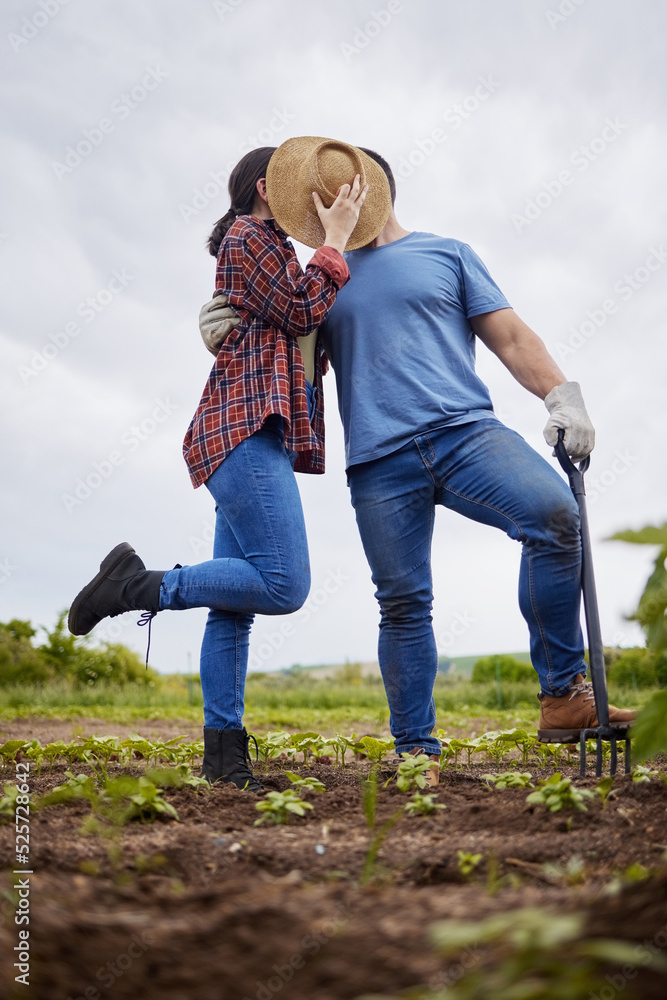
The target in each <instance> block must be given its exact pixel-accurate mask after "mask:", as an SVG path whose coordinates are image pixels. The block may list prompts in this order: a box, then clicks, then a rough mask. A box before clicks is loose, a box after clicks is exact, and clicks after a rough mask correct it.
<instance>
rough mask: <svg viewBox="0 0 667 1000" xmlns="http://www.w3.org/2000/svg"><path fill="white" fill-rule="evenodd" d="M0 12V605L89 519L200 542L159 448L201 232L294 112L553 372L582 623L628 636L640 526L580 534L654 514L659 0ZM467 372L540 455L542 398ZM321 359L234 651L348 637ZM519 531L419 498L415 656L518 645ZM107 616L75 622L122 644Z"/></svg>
mask: <svg viewBox="0 0 667 1000" xmlns="http://www.w3.org/2000/svg"><path fill="white" fill-rule="evenodd" d="M2 7H3V9H2V15H1V20H2V31H1V32H0V44H1V45H2V60H1V63H0V77H1V81H2V83H1V86H2V98H3V107H4V112H5V113H4V117H3V124H2V126H1V127H2V148H3V156H2V160H1V162H0V175H1V182H2V184H1V186H2V191H3V199H2V204H1V205H0V257H1V258H2V272H3V276H4V288H3V293H2V297H1V299H0V338H1V344H2V358H3V362H2V369H1V378H2V388H1V392H2V422H3V426H2V432H1V440H2V448H3V452H4V455H3V469H4V476H3V488H2V536H1V540H0V620H2V621H7V620H9V619H10V618H12V617H17V618H28V619H31V620H32V621H33V623H35V624H41V625H46V626H52V625H53V624H54V622H55V619H56V617H57V614H58V612H59V611H60V610H61V609H63V608H65V607H66V606H67V605H68V604H69V603H70V601H71V599H72V598H73V596H74V595H75V594H76V592H77V591H78V590H79V589H80V587H81V586H82V585H83V584H84V583H85V582H86V581H87V580H88V579H89V578H90V576H91V575H93V573H94V572H95V571H96V569H97V566H98V564H99V561H100V559H101V558H102V557H103V556H104V555H105V553H106V552H107V551H108V550H109V549H110V548H111V547H112V546H113V545H115V544H116V543H117V542H119V541H123V540H128V541H130V542H131V543H132V544H133V545H134V546H135V547H136V548H137V550H138V551H139V553H140V554H141V555H142V557H143V558H144V559H145V561H146V563H147V564H148V565H149V566H150V567H152V568H156V569H161V568H164V569H167V568H169V567H171V566H172V565H174V563H176V562H180V563H182V564H186V563H194V562H198V561H201V560H203V559H206V558H209V557H210V553H211V544H210V538H211V528H212V520H213V510H212V503H211V501H210V498H209V496H208V493H207V492H206V490H205V489H201V490H198V491H193V490H192V488H191V486H190V483H189V480H188V476H187V472H186V468H185V464H184V462H183V460H182V457H181V442H182V438H183V434H184V432H185V429H186V427H187V425H188V423H189V420H190V417H191V415H192V413H193V412H194V409H195V407H196V405H197V403H198V400H199V397H200V393H201V389H202V386H203V384H204V382H205V380H206V377H207V374H208V371H209V367H210V360H211V359H210V356H209V355H208V354H207V352H206V351H205V349H204V348H203V346H202V344H201V342H200V339H199V333H198V329H197V315H198V311H199V307H200V305H201V304H202V303H203V302H204V301H205V300H206V299H208V298H209V296H210V293H211V291H212V289H213V276H214V261H213V259H212V258H211V257H210V256H208V254H207V253H206V252H205V250H204V248H203V246H204V241H205V239H206V237H207V235H208V232H209V230H210V228H211V225H212V223H213V222H214V221H215V220H216V219H218V218H219V217H220V216H221V215H222V214H223V213H224V212H225V211H226V209H227V207H228V204H229V202H228V199H227V197H226V193H225V188H226V179H227V174H228V170H229V167H230V166H231V165H233V164H234V163H235V162H236V161H237V160H238V159H239V158H240V156H241V155H242V154H243V153H244V152H245V151H247V149H249V148H251V147H252V146H254V145H267V144H268V145H278V144H280V143H281V142H282V141H284V140H285V139H287V138H289V137H291V136H295V135H324V136H332V137H336V138H341V139H344V140H347V141H349V142H352V143H358V144H360V145H365V146H370V147H372V148H375V149H377V150H378V151H380V152H382V153H383V154H384V155H385V156H386V157H387V158H388V159H389V161H390V162H391V163H392V164H393V165H394V168H395V170H396V172H397V174H398V176H399V192H398V199H397V205H396V209H397V215H398V218H399V220H400V221H401V223H402V224H403V225H404V226H405V227H406V228H408V229H417V230H427V231H431V232H434V233H439V234H442V235H444V236H452V237H456V238H458V239H461V240H464V241H465V242H468V243H470V244H471V245H472V246H473V247H474V248H475V250H476V251H477V252H478V253H479V254H480V256H481V257H482V259H483V260H484V261H485V263H486V264H487V266H488V268H489V270H490V271H491V273H492V275H493V276H494V277H495V279H496V281H497V282H498V284H499V285H500V287H501V288H502V289H503V291H504V292H505V294H506V296H507V297H508V299H509V300H510V302H511V303H512V305H513V306H514V308H515V309H516V311H517V312H518V313H519V315H520V316H522V318H523V319H525V320H526V322H527V323H529V324H530V325H531V326H532V327H533V328H534V329H535V330H536V331H537V332H538V333H539V334H540V336H541V337H542V338H543V339H544V340H545V341H546V343H547V345H548V347H549V349H550V350H551V352H552V354H553V355H554V356H555V357H556V359H557V360H558V361H559V363H560V364H561V367H562V368H563V369H564V371H565V372H566V374H567V376H568V378H570V379H572V380H577V381H579V382H580V383H581V386H582V389H583V393H584V397H585V399H586V401H587V405H588V409H589V412H590V414H591V417H592V419H593V421H594V423H595V425H596V428H597V440H598V443H597V447H596V449H595V452H594V456H593V461H592V465H591V470H590V473H589V475H588V478H587V481H588V484H589V505H590V517H591V522H592V534H593V538H594V547H595V560H596V571H597V576H598V590H599V599H600V605H601V616H602V626H603V634H604V639H605V641H606V642H607V643H617V644H620V645H632V644H634V643H635V642H636V641H641V634H640V633H639V631H638V630H637V629H636V627H635V626H633V625H632V624H629V623H628V622H626V621H625V620H624V614H625V613H627V612H628V611H630V610H631V609H632V608H633V606H634V604H635V602H636V600H637V597H638V595H639V593H640V592H641V589H642V587H643V583H644V581H645V579H646V576H647V573H648V569H649V566H650V561H651V557H652V556H653V555H654V553H653V550H652V549H650V548H644V547H634V546H629V545H625V544H622V543H619V542H609V541H606V540H605V539H606V538H607V537H608V536H609V535H610V534H611V533H612V532H614V531H616V530H619V529H622V528H627V527H641V526H643V525H645V524H648V523H662V522H663V521H665V519H667V491H666V489H665V486H666V483H667V470H666V467H665V438H666V436H667V414H666V407H665V385H666V382H665V373H666V371H667V364H666V362H667V348H666V347H665V318H664V316H665V299H666V297H665V288H666V284H667V282H666V277H667V266H666V265H667V253H666V248H667V208H666V200H665V194H664V179H665V163H666V162H667V138H666V135H665V110H666V108H665V103H666V102H665V94H666V93H667V81H666V79H665V76H666V75H667V64H666V62H665V58H664V38H665V36H666V33H667V8H666V7H665V5H664V4H663V3H661V2H660V0H636V2H633V3H632V4H630V3H629V2H627V0H626V2H621V0H550V2H548V0H466V2H465V3H463V2H461V0H459V2H454V0H400V2H399V0H376V2H370V0H363V2H360V0H227V2H224V0H217V2H211V0H189V2H187V3H186V2H185V0H140V2H136V0H135V2H130V0H114V2H111V0H85V2H84V0H68V2H67V3H65V2H63V0H5V2H4V3H3V5H2ZM299 254H300V257H301V258H302V260H304V261H305V260H307V259H308V252H305V253H304V250H303V248H300V249H299ZM479 371H480V373H481V374H482V377H483V378H484V379H485V381H486V382H487V384H488V385H489V386H490V389H491V393H492V397H493V399H494V401H495V404H496V410H497V412H498V414H499V416H500V417H501V419H503V420H504V421H505V422H506V423H508V424H509V425H510V426H512V427H514V428H515V429H516V430H518V431H519V432H520V433H521V434H523V435H524V437H526V439H527V440H528V441H529V442H530V443H531V444H532V445H533V446H534V447H535V448H537V449H538V450H539V451H540V452H541V453H542V454H544V455H545V456H547V457H549V451H548V449H547V448H546V446H545V444H544V441H543V438H542V428H543V426H544V423H545V420H546V417H547V413H546V410H545V408H544V405H543V403H542V402H541V401H540V400H538V399H536V398H534V397H532V396H530V395H529V394H528V393H526V391H525V390H523V389H522V388H521V387H520V386H519V385H518V384H517V383H515V382H514V381H513V380H512V378H511V377H510V376H509V374H508V373H507V372H506V371H505V370H504V369H503V367H502V365H500V363H499V362H498V361H497V360H496V359H495V358H494V357H492V356H491V355H490V354H489V353H488V352H487V351H486V350H485V349H484V348H483V347H480V351H479ZM327 382H328V385H327V387H326V401H327V434H328V471H327V473H326V476H325V477H315V476H313V477H308V476H300V477H299V483H300V488H301V493H302V497H303V503H304V508H305V514H306V522H307V525H308V530H309V539H310V546H311V558H312V576H313V589H312V591H311V596H310V598H309V601H308V603H307V604H306V606H305V608H304V609H302V610H301V611H300V612H298V613H297V614H296V615H294V616H292V619H291V621H290V625H291V627H288V628H285V627H284V626H285V622H286V621H288V620H287V619H279V618H278V619H269V618H260V619H258V620H257V625H256V628H255V632H254V638H253V652H252V657H253V659H252V661H251V662H252V665H253V666H254V667H255V668H258V667H262V668H264V669H274V668H278V667H283V666H289V665H291V664H293V663H302V664H309V663H327V662H328V663H332V662H342V661H344V660H345V659H346V658H349V659H350V660H352V661H355V660H372V659H375V656H376V633H377V620H378V614H377V608H376V604H375V600H374V597H373V588H372V584H371V581H370V577H369V572H368V569H367V566H366V563H365V560H364V556H363V552H362V549H361V545H360V542H359V540H358V537H357V534H356V527H355V523H354V517H353V513H352V510H351V508H350V505H349V499H348V493H347V487H346V483H345V475H344V463H343V452H342V436H341V431H340V425H339V418H338V413H337V409H336V402H335V396H336V394H335V382H334V377H333V375H329V376H328V378H327ZM549 460H552V459H549ZM519 554H520V553H519V547H518V545H517V544H516V543H515V542H512V541H510V540H509V539H507V538H506V537H505V536H504V535H502V534H500V533H498V532H494V530H493V529H491V528H483V527H481V526H479V525H476V524H472V523H468V522H466V521H464V520H463V519H462V518H460V517H458V516H457V515H454V514H451V513H450V512H446V511H440V512H439V516H438V518H437V527H436V532H435V538H434V560H433V565H434V580H435V592H436V604H435V611H434V623H435V633H436V637H437V639H438V646H439V649H440V652H441V653H442V654H449V655H451V656H456V655H457V654H458V655H464V654H471V653H486V652H496V651H513V650H521V649H526V648H527V633H526V628H525V625H524V623H523V620H522V618H521V616H520V614H519V611H518V608H517V603H516V596H515V595H516V578H517V572H518V562H519ZM135 619H136V615H125V616H124V617H123V618H121V619H114V620H113V621H112V622H108V623H107V625H106V627H103V626H100V627H99V629H98V630H97V631H96V633H95V635H96V637H97V638H98V639H105V638H106V639H116V640H118V641H122V642H125V643H126V644H128V645H130V646H132V647H133V648H135V649H137V650H140V651H143V650H144V649H145V645H144V640H145V635H144V633H143V631H142V630H139V629H137V628H136V627H135V625H134V621H135ZM204 619H205V612H204V611H199V610H198V611H190V612H186V613H169V614H164V615H160V617H159V618H158V619H157V620H156V621H155V622H154V626H153V644H152V647H151V663H152V665H154V666H155V667H156V668H157V669H159V670H163V671H173V670H186V669H188V666H189V665H190V664H191V663H192V664H193V665H195V666H196V663H197V657H198V651H199V645H200V641H201V633H202V628H203V623H204Z"/></svg>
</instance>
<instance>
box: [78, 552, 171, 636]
mask: <svg viewBox="0 0 667 1000" xmlns="http://www.w3.org/2000/svg"><path fill="white" fill-rule="evenodd" d="M163 576H164V570H162V571H159V570H148V569H146V567H145V566H144V564H143V562H142V561H141V559H140V558H139V556H138V555H137V553H136V552H135V551H134V549H133V548H132V546H131V545H130V544H129V543H128V542H121V543H120V545H117V546H116V548H115V549H112V550H111V552H110V553H109V555H108V556H106V557H105V558H104V559H103V560H102V562H101V564H100V571H99V573H98V574H97V576H96V577H94V578H93V579H92V580H91V581H90V583H89V584H88V585H87V586H85V587H84V588H83V590H82V591H81V592H80V593H78V594H77V595H76V597H75V598H74V600H73V602H72V607H71V608H70V610H69V617H68V619H67V625H68V628H69V630H70V632H71V633H72V635H88V633H89V632H91V631H92V630H93V629H94V628H95V626H96V625H97V624H98V622H101V621H102V619H103V618H114V617H115V616H116V615H122V614H123V613H124V612H125V611H147V612H149V614H150V617H153V616H154V615H156V614H157V612H158V611H159V610H160V584H161V583H162V577H163Z"/></svg>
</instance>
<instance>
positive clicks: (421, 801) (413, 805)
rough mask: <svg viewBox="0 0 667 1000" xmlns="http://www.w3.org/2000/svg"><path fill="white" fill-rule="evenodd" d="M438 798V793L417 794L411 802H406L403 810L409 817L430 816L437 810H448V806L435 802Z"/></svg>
mask: <svg viewBox="0 0 667 1000" xmlns="http://www.w3.org/2000/svg"><path fill="white" fill-rule="evenodd" d="M437 797H438V795H437V792H431V793H429V794H427V795H423V794H422V793H421V792H415V793H414V795H413V796H412V798H411V799H410V801H409V802H406V803H405V805H404V806H403V808H404V809H405V811H406V813H407V814H408V816H430V815H431V814H432V813H434V812H435V810H436V809H446V808H447V806H445V805H443V804H442V803H441V802H436V801H435V800H436V799H437Z"/></svg>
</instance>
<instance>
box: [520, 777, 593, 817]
mask: <svg viewBox="0 0 667 1000" xmlns="http://www.w3.org/2000/svg"><path fill="white" fill-rule="evenodd" d="M593 797H594V792H589V791H588V789H586V788H575V786H574V785H573V784H572V779H571V778H563V777H562V776H561V773H560V771H556V773H555V774H552V775H551V777H550V778H546V779H545V780H543V781H540V782H539V783H538V786H537V790H536V791H534V792H531V793H530V795H529V796H528V797H527V798H526V802H529V803H531V804H532V803H539V804H541V805H545V806H546V807H547V809H548V810H549V811H550V812H561V810H563V809H579V810H580V811H581V812H587V811H588V810H587V806H586V804H585V801H584V800H585V799H592V798H593Z"/></svg>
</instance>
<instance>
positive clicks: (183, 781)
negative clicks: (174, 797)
mask: <svg viewBox="0 0 667 1000" xmlns="http://www.w3.org/2000/svg"><path fill="white" fill-rule="evenodd" d="M146 777H147V778H148V780H149V781H152V782H153V784H154V785H157V786H158V787H160V788H196V789H197V791H200V790H204V789H206V790H208V789H210V787H211V784H210V782H209V780H208V778H199V777H197V776H196V775H194V774H191V772H190V768H189V766H188V765H187V764H176V766H175V767H153V768H149V769H148V770H147V771H146Z"/></svg>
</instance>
